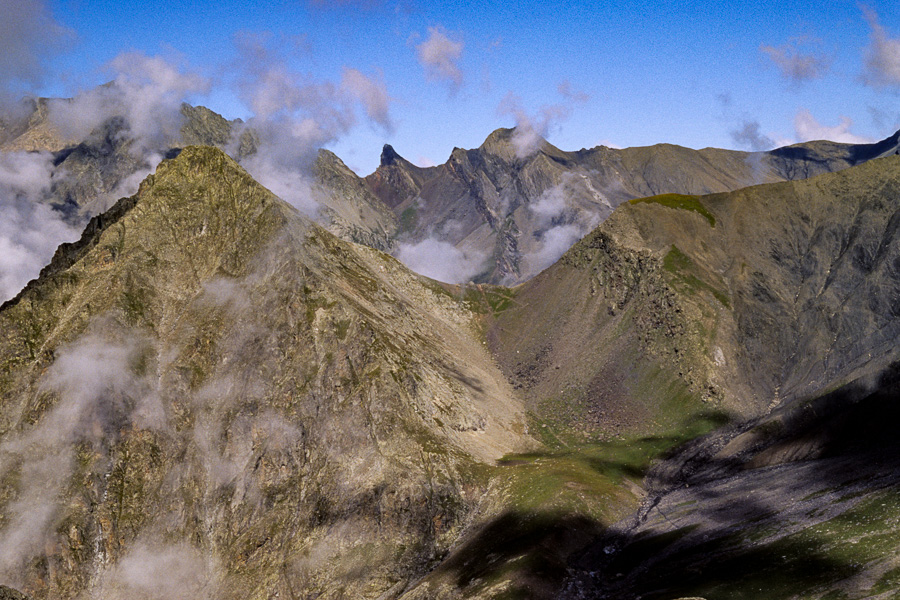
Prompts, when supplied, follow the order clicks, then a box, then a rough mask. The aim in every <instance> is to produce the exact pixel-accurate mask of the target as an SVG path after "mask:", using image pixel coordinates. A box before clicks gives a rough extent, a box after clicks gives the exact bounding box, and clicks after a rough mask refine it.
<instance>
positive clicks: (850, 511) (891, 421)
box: [564, 364, 900, 600]
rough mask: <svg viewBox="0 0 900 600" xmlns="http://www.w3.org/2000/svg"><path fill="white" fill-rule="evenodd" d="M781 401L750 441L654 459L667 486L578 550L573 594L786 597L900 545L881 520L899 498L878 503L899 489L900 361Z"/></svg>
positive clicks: (833, 583) (852, 571) (848, 573)
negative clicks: (742, 448) (671, 464)
mask: <svg viewBox="0 0 900 600" xmlns="http://www.w3.org/2000/svg"><path fill="white" fill-rule="evenodd" d="M780 412H781V413H782V414H781V415H780V416H781V419H780V420H779V421H777V424H778V427H775V426H774V425H773V423H776V422H775V421H768V422H763V423H762V425H759V424H757V427H762V428H763V429H765V428H767V427H768V431H769V432H770V435H769V436H768V437H767V438H765V439H764V440H763V441H762V442H760V443H758V444H757V445H756V446H755V447H753V448H752V449H751V450H750V451H748V452H745V453H743V454H741V453H738V454H736V455H727V454H726V455H725V456H723V457H721V458H719V457H718V455H717V454H715V453H714V454H713V455H712V456H706V457H704V461H705V462H704V463H703V464H698V461H694V464H693V468H692V469H689V470H686V469H684V468H683V465H685V464H687V463H689V462H690V461H686V460H685V459H684V457H683V456H682V457H678V456H675V457H673V459H674V461H676V462H677V461H679V460H680V461H681V462H679V463H678V464H679V465H682V468H677V469H672V468H669V469H668V470H667V469H666V468H665V466H666V465H661V468H659V469H653V471H654V473H652V477H655V479H654V485H655V486H656V488H657V489H660V490H664V491H662V492H660V493H659V495H658V496H656V497H653V498H652V499H651V500H650V501H648V502H647V503H645V506H644V508H643V511H642V512H641V513H639V514H637V515H635V516H634V518H633V521H632V522H631V523H630V524H624V525H620V526H619V527H617V528H616V531H607V532H604V533H602V534H601V535H600V536H599V537H598V538H597V539H596V540H595V541H594V542H593V543H591V544H590V545H589V547H588V548H587V549H586V550H585V551H584V552H582V553H580V554H579V555H578V557H577V558H574V559H573V560H572V561H571V564H570V566H572V567H573V568H574V572H576V573H578V574H577V575H576V576H575V577H573V578H571V579H570V580H569V581H568V583H567V586H568V594H569V596H568V597H572V598H576V597H579V598H614V599H619V598H621V599H625V598H628V599H633V598H642V599H660V600H662V599H664V598H677V597H680V596H695V595H696V596H706V597H708V598H767V599H776V598H789V597H796V596H803V595H804V594H809V593H810V592H811V591H812V590H818V592H822V593H825V592H828V591H831V590H834V589H836V587H837V586H838V584H839V582H845V581H846V580H847V578H850V577H853V576H854V575H858V574H860V573H862V571H863V570H864V569H865V568H866V564H867V563H869V562H871V561H875V560H880V559H883V558H884V557H887V556H892V555H894V554H895V553H896V552H897V550H898V547H900V534H898V535H895V534H894V533H893V529H892V528H891V527H882V525H881V521H882V520H890V519H891V518H896V517H897V515H898V513H900V502H898V503H897V504H896V506H893V505H890V506H892V507H893V508H887V509H886V508H879V506H880V507H883V506H885V505H884V504H883V503H881V502H882V500H883V499H884V498H888V500H887V501H888V502H891V501H890V500H889V499H890V498H893V497H896V493H897V492H898V491H900V469H898V467H900V436H898V435H897V428H898V424H900V366H898V365H897V364H895V365H892V366H891V367H890V368H888V369H886V370H885V371H884V372H883V373H882V374H881V376H879V377H878V378H876V379H875V380H874V381H873V382H869V383H866V382H854V383H851V384H848V385H846V386H844V387H842V388H840V389H838V390H836V391H834V392H832V393H829V394H827V395H824V396H822V397H820V398H816V399H814V400H812V401H809V402H803V403H796V404H794V405H793V406H791V407H785V409H784V410H782V411H780ZM690 451H692V452H695V453H697V455H698V456H702V451H700V450H698V448H697V447H696V446H695V447H694V448H691V449H690ZM761 458H764V460H760V459H761ZM665 490H668V491H665ZM887 492H890V493H887ZM875 493H877V494H878V496H877V497H873V496H872V494H875ZM667 496H668V497H667ZM875 498H877V499H878V501H877V502H876V501H875ZM891 510H893V511H894V512H890V511H891ZM826 522H827V525H826ZM885 522H887V521H885ZM861 536H873V537H871V538H869V539H872V540H877V545H873V544H875V543H876V542H872V543H870V542H869V539H866V540H862V541H861ZM863 579H865V578H863ZM861 581H863V580H861ZM883 583H884V582H882V584H883ZM875 584H878V578H877V577H876V578H875V579H872V580H870V581H868V582H867V583H864V584H863V583H860V584H857V585H863V587H865V588H866V590H868V587H870V586H872V585H875ZM879 585H880V584H879ZM818 592H817V593H818ZM564 597H566V596H564ZM841 597H843V596H841Z"/></svg>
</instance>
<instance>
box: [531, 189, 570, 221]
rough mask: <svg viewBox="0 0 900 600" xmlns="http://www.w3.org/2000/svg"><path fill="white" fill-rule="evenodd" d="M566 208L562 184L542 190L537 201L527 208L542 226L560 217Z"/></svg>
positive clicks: (564, 190) (564, 191)
mask: <svg viewBox="0 0 900 600" xmlns="http://www.w3.org/2000/svg"><path fill="white" fill-rule="evenodd" d="M567 207H568V204H567V202H566V188H565V185H564V184H560V185H556V186H553V187H552V188H548V189H546V190H544V192H543V193H542V194H541V195H540V196H539V197H538V199H537V200H536V201H535V202H534V203H533V204H530V205H529V206H528V208H529V209H531V212H533V213H534V214H535V215H536V216H537V217H538V221H539V222H540V223H541V224H542V225H549V224H550V223H551V222H552V221H553V220H554V219H557V218H559V217H561V216H562V214H563V213H564V212H565V210H566V208H567Z"/></svg>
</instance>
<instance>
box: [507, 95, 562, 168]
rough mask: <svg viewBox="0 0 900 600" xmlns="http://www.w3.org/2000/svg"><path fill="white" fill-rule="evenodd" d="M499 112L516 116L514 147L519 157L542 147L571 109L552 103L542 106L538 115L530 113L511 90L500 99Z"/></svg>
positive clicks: (529, 154)
mask: <svg viewBox="0 0 900 600" xmlns="http://www.w3.org/2000/svg"><path fill="white" fill-rule="evenodd" d="M497 112H498V113H499V114H501V115H506V114H508V115H512V116H513V118H515V120H516V128H515V131H514V132H513V136H512V144H513V148H514V149H515V152H516V156H517V157H518V158H527V157H529V156H531V155H532V154H534V153H535V152H537V151H538V150H540V149H541V146H543V144H544V139H545V138H546V137H547V135H548V134H549V133H550V129H551V128H552V127H555V126H557V125H558V124H559V123H560V122H561V121H563V120H565V119H566V118H568V116H569V114H570V112H571V110H570V108H569V107H568V106H566V105H563V104H550V105H545V106H542V107H541V108H540V110H538V112H537V114H536V115H530V114H528V113H527V112H526V111H525V109H524V108H522V104H521V101H520V100H519V98H518V97H516V96H514V95H513V93H512V92H509V93H508V94H506V96H504V97H503V100H501V101H500V106H499V107H498V108H497Z"/></svg>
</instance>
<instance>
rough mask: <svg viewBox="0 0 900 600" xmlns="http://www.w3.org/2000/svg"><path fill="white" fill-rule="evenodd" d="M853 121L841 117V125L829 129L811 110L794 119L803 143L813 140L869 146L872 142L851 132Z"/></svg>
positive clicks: (802, 112)
mask: <svg viewBox="0 0 900 600" xmlns="http://www.w3.org/2000/svg"><path fill="white" fill-rule="evenodd" d="M851 127H853V120H852V119H850V117H844V116H842V117H841V124H840V125H836V126H834V127H828V126H826V125H822V124H821V123H819V122H818V121H817V120H816V118H815V117H813V115H812V113H810V112H809V110H807V109H805V108H803V109H801V110H800V111H799V112H798V113H797V115H796V116H795V117H794V130H795V131H796V132H797V139H799V140H800V141H801V142H808V141H812V140H831V141H833V142H842V143H845V144H868V143H870V142H871V141H872V140H870V139H869V138H866V137H863V136H860V135H856V134H855V133H852V132H851V131H850V128H851Z"/></svg>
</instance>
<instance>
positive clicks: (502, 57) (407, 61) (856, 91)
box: [0, 0, 900, 174]
mask: <svg viewBox="0 0 900 600" xmlns="http://www.w3.org/2000/svg"><path fill="white" fill-rule="evenodd" d="M20 4H21V0H18V1H13V0H0V8H3V9H4V10H3V12H4V13H6V14H9V13H10V12H11V11H13V10H14V9H15V11H17V12H18V13H19V17H18V20H16V19H12V23H11V24H9V23H8V24H7V25H5V26H2V25H0V34H4V35H0V39H2V40H4V42H2V43H5V44H6V45H7V48H6V52H5V53H4V56H5V58H2V59H0V84H2V86H3V88H4V89H5V90H6V92H7V93H8V94H10V95H12V94H18V95H21V94H25V93H31V94H38V95H51V96H72V95H74V94H76V93H78V92H79V90H84V89H89V88H90V87H92V86H95V85H97V84H100V83H103V82H104V81H108V80H110V79H112V78H114V77H116V70H117V69H121V68H123V65H128V64H131V65H133V64H135V61H134V60H131V61H130V62H129V61H128V60H123V59H122V58H121V57H122V56H126V57H131V58H132V59H134V57H150V58H159V59H160V60H161V61H164V62H165V63H166V64H167V65H170V66H171V67H172V68H173V69H174V70H175V71H176V72H178V73H181V74H183V75H186V76H190V77H193V78H194V79H192V80H191V81H193V82H198V81H202V83H200V84H197V85H193V84H192V85H178V86H176V88H177V93H180V94H182V95H183V96H184V97H185V98H186V99H187V100H189V101H191V102H193V103H201V104H205V105H207V106H209V107H210V108H212V109H214V110H216V111H217V112H220V113H222V114H223V115H225V116H226V117H229V118H233V117H241V118H244V119H249V118H253V117H256V118H266V119H269V120H273V119H274V120H276V121H278V122H279V123H282V124H285V123H292V124H294V125H296V126H297V127H300V125H297V124H306V125H309V124H310V123H315V124H316V125H317V127H318V129H317V130H316V134H315V135H310V136H308V137H306V138H304V140H306V141H309V140H312V141H314V142H316V143H323V144H325V145H326V147H328V148H330V149H332V150H334V151H335V152H336V153H337V154H338V155H339V156H340V157H341V158H342V159H344V161H345V162H346V163H347V164H348V165H349V166H351V167H352V168H354V169H355V170H357V171H358V172H360V173H361V174H366V173H369V172H371V171H372V170H374V168H375V167H376V166H377V162H378V156H379V153H380V150H381V145H382V144H384V143H390V144H392V145H393V146H394V147H395V149H396V150H397V151H398V152H399V153H400V154H401V155H403V156H405V157H406V158H408V159H410V160H412V161H413V162H416V163H418V164H436V163H441V162H443V161H444V160H446V158H447V156H448V155H449V153H450V151H451V150H452V148H453V147H454V146H459V147H465V148H471V147H476V146H478V145H480V144H481V142H482V141H483V140H484V138H485V137H486V136H487V135H488V134H489V133H490V132H491V131H492V130H494V129H495V128H497V127H509V126H513V125H515V124H516V123H519V124H520V125H522V126H523V127H532V128H534V129H535V130H536V131H538V132H539V133H543V134H545V136H546V137H547V138H548V139H549V140H550V141H551V142H552V143H554V144H556V145H557V146H559V147H560V148H562V149H565V150H577V149H579V148H582V147H593V146H596V145H598V144H606V145H616V146H623V147H624V146H637V145H649V144H653V143H657V142H670V143H675V144H681V145H685V146H689V147H694V148H702V147H706V146H716V147H725V148H738V149H759V148H764V147H767V146H771V145H773V144H777V145H781V144H785V143H792V142H796V141H804V140H806V139H811V138H830V139H836V140H838V141H862V140H877V139H881V138H883V137H886V136H887V135H890V134H891V133H893V132H894V131H895V130H896V129H897V128H898V127H900V110H898V108H900V107H898V102H897V100H898V91H900V6H898V5H897V4H896V3H884V2H882V3H872V4H860V3H857V2H852V1H848V2H820V3H810V2H791V1H783V0H782V1H778V2H756V3H753V4H752V6H748V5H747V4H745V3H738V2H734V3H728V2H721V1H720V2H681V1H673V2H658V3H652V4H650V5H646V4H640V5H639V4H638V3H633V2H616V1H607V2H573V3H560V4H550V3H541V2H518V3H503V4H502V5H499V4H500V3H479V4H475V3H463V2H442V3H432V2H426V1H423V0H401V1H400V2H396V1H385V2H380V1H378V0H363V1H359V2H354V1H351V0H343V1H335V2H328V1H325V0H322V1H319V2H300V1H293V2H289V1H278V2H269V3H246V2H237V1H232V0H217V1H216V2H196V1H195V2H182V1H168V2H147V1H143V2H135V1H123V0H117V1H115V2H113V1H107V0H101V1H94V0H92V1H88V0H53V1H50V2H48V3H46V4H45V3H42V2H40V1H35V2H29V3H25V6H27V7H29V8H25V9H22V8H21V7H20V6H19V5H20ZM498 5H499V6H498ZM3 27H6V31H3ZM117 57H119V59H118V60H117ZM142 64H143V63H142ZM124 68H127V67H124ZM306 125H304V127H305V126H306ZM283 126H284V127H286V125H283ZM307 130H308V128H307V129H304V131H307Z"/></svg>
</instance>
